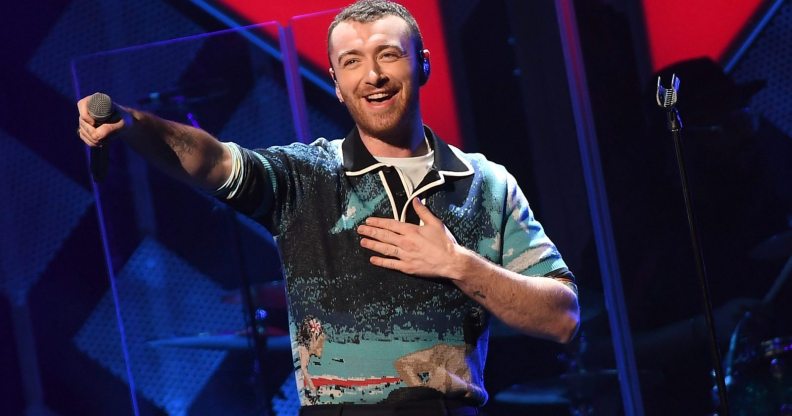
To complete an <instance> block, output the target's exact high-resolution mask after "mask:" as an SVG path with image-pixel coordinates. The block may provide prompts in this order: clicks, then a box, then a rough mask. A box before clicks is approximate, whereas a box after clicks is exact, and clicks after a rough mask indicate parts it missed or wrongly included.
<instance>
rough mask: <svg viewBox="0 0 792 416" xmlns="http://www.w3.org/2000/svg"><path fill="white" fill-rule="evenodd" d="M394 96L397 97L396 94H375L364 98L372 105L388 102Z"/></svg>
mask: <svg viewBox="0 0 792 416" xmlns="http://www.w3.org/2000/svg"><path fill="white" fill-rule="evenodd" d="M394 95H395V94H394V93H386V92H378V93H375V94H370V95H367V96H365V97H364V98H365V99H366V101H368V102H370V103H381V102H385V101H388V100H389V99H390V98H391V97H393V96H394Z"/></svg>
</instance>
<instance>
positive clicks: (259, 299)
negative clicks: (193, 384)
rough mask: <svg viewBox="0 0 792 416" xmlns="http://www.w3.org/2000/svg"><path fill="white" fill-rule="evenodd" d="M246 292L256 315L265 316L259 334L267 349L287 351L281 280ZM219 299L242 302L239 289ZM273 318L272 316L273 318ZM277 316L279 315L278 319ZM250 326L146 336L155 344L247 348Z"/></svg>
mask: <svg viewBox="0 0 792 416" xmlns="http://www.w3.org/2000/svg"><path fill="white" fill-rule="evenodd" d="M250 294H251V297H252V299H253V304H254V307H255V308H256V317H257V319H266V322H265V323H266V325H264V326H263V328H264V329H263V331H264V333H263V334H262V335H263V338H264V339H265V340H266V349H267V350H268V351H291V341H290V340H289V332H288V330H287V329H286V326H287V323H286V322H285V321H286V320H285V319H283V317H284V316H285V311H286V290H285V288H284V285H283V282H282V281H273V282H267V283H262V284H256V285H252V286H251V288H250ZM221 302H223V303H227V304H240V305H241V304H242V295H241V294H240V293H239V291H234V292H229V293H227V294H225V295H223V296H222V299H221ZM273 318H274V319H273ZM278 318H281V319H278ZM252 335H253V332H252V329H250V328H247V329H241V330H231V331H223V332H204V333H198V334H194V335H188V336H179V337H170V338H160V339H153V340H149V341H148V342H147V344H148V345H149V346H151V347H157V348H196V349H206V350H223V351H249V350H252V349H253V336H252Z"/></svg>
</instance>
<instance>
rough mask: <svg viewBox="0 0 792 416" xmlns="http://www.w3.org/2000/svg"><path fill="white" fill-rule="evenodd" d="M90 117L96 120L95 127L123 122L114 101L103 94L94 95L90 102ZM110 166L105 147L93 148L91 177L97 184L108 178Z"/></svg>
mask: <svg viewBox="0 0 792 416" xmlns="http://www.w3.org/2000/svg"><path fill="white" fill-rule="evenodd" d="M88 115H90V116H91V118H93V119H94V127H99V126H101V125H102V124H104V123H116V122H118V121H119V120H121V116H120V115H119V113H118V111H116V108H115V107H114V106H113V100H112V99H110V96H108V95H107V94H103V93H101V92H97V93H94V94H93V95H92V96H91V98H90V99H89V100H88ZM109 164H110V160H109V155H108V154H107V149H106V148H105V147H104V145H100V146H96V147H92V148H91V156H90V165H91V176H93V179H94V181H95V182H101V181H103V180H104V178H105V176H107V167H108V166H109Z"/></svg>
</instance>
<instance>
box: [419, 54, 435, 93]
mask: <svg viewBox="0 0 792 416" xmlns="http://www.w3.org/2000/svg"><path fill="white" fill-rule="evenodd" d="M429 55H430V53H429V49H423V50H421V52H420V61H419V62H418V66H419V68H418V71H419V72H418V75H419V83H420V85H421V86H423V85H424V84H426V81H428V80H429V74H430V73H431V72H432V66H431V65H430V62H429Z"/></svg>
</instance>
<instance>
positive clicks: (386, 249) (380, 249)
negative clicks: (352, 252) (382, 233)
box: [360, 238, 402, 257]
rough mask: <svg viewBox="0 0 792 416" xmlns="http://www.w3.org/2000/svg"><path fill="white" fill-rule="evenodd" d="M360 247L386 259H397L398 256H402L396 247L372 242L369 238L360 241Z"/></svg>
mask: <svg viewBox="0 0 792 416" xmlns="http://www.w3.org/2000/svg"><path fill="white" fill-rule="evenodd" d="M360 246H361V247H364V248H367V249H369V250H371V251H374V252H377V253H379V254H382V255H384V256H388V257H399V255H400V254H402V253H401V250H400V249H399V247H398V246H395V245H393V244H387V243H383V242H380V241H376V240H372V239H370V238H364V239H362V240H360Z"/></svg>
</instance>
